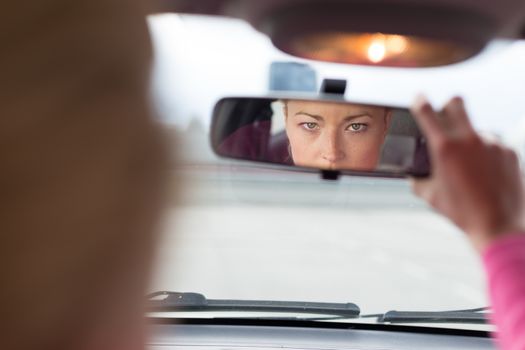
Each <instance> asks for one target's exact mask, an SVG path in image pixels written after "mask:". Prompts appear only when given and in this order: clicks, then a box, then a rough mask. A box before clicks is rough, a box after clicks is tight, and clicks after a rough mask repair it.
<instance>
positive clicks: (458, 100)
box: [452, 96, 465, 105]
mask: <svg viewBox="0 0 525 350" xmlns="http://www.w3.org/2000/svg"><path fill="white" fill-rule="evenodd" d="M452 102H454V103H457V104H460V105H464V104H465V103H464V101H463V98H462V97H460V96H454V97H453V98H452Z"/></svg>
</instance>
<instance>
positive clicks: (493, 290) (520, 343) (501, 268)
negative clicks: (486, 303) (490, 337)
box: [483, 234, 525, 350]
mask: <svg viewBox="0 0 525 350" xmlns="http://www.w3.org/2000/svg"><path fill="white" fill-rule="evenodd" d="M483 262H484V265H485V269H486V271H487V280H488V287H489V294H490V299H491V302H492V310H493V316H492V321H493V322H494V324H495V325H496V327H497V329H498V334H497V341H498V344H499V347H500V349H503V350H525V234H517V235H512V236H506V237H503V238H501V239H499V240H497V241H496V242H494V243H492V245H490V246H489V247H488V248H487V249H486V250H485V251H484V253H483Z"/></svg>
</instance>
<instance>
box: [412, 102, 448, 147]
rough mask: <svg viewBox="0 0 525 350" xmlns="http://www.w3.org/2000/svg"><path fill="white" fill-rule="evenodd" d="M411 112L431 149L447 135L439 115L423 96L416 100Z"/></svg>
mask: <svg viewBox="0 0 525 350" xmlns="http://www.w3.org/2000/svg"><path fill="white" fill-rule="evenodd" d="M410 111H411V112H412V115H413V116H414V119H415V120H416V122H417V124H418V125H419V127H420V128H421V130H422V131H423V134H425V136H426V138H427V140H428V142H429V144H430V146H431V147H433V145H436V144H437V143H439V142H441V141H442V140H443V139H444V137H445V134H444V130H443V127H442V125H441V124H440V122H439V120H438V115H437V113H436V112H435V111H434V109H433V108H432V106H431V105H430V103H429V102H428V101H427V99H426V98H425V97H424V96H423V95H419V96H418V97H417V98H416V100H415V101H414V104H413V105H412V107H411V108H410Z"/></svg>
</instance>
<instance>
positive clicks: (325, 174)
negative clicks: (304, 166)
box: [321, 170, 341, 181]
mask: <svg viewBox="0 0 525 350" xmlns="http://www.w3.org/2000/svg"><path fill="white" fill-rule="evenodd" d="M340 175H341V172H340V171H338V170H321V178H322V179H323V180H328V181H336V180H339V176H340Z"/></svg>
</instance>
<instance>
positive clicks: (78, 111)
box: [0, 0, 164, 350]
mask: <svg viewBox="0 0 525 350" xmlns="http://www.w3.org/2000/svg"><path fill="white" fill-rule="evenodd" d="M145 12H146V11H145V9H144V8H142V5H141V3H140V2H139V1H134V0H127V1H119V0H90V1H66V0H39V1H29V2H27V1H22V2H20V1H3V2H2V4H1V5H0V33H1V34H0V77H1V83H0V123H1V125H0V144H1V146H0V160H1V168H0V169H1V172H0V193H1V202H0V203H1V204H0V206H1V208H0V280H1V288H0V311H1V314H2V316H1V317H0V344H1V345H0V346H1V347H2V348H4V349H14V348H38V349H48V348H49V349H66V348H67V349H86V350H87V349H105V348H107V349H119V348H122V349H134V348H140V347H141V341H142V337H143V333H142V332H143V330H142V328H141V322H142V318H143V317H142V316H143V313H142V312H143V310H142V306H143V305H142V303H141V301H142V299H143V296H144V294H145V288H146V284H147V282H148V280H147V279H148V272H149V269H150V260H151V255H152V251H153V246H154V244H153V243H154V234H153V233H152V232H153V231H154V229H155V225H156V222H157V219H158V215H159V209H160V207H161V205H162V198H161V197H162V196H161V193H162V173H163V167H164V153H163V148H162V144H161V141H160V139H159V134H158V133H159V131H158V129H157V126H156V124H155V122H154V120H153V118H152V117H151V113H150V110H149V105H148V100H147V82H148V73H149V59H150V46H149V41H148V35H147V30H146V24H145Z"/></svg>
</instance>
